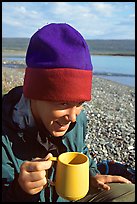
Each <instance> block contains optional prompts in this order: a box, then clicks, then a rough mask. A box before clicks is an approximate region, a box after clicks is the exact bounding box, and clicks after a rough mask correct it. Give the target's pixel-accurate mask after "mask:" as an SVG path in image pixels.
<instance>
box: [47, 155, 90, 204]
mask: <svg viewBox="0 0 137 204" xmlns="http://www.w3.org/2000/svg"><path fill="white" fill-rule="evenodd" d="M49 160H51V161H57V169H56V177H55V178H56V181H55V189H56V192H57V194H58V195H59V196H61V197H62V198H64V199H66V200H74V201H75V200H79V199H81V198H83V197H84V196H86V194H87V192H88V190H89V159H88V157H87V156H86V155H85V154H82V153H79V152H65V153H62V154H61V155H59V157H58V158H57V157H50V159H49Z"/></svg>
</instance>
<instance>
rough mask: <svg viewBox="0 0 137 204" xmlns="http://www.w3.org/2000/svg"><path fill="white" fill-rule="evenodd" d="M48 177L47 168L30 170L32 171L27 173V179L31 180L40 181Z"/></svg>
mask: <svg viewBox="0 0 137 204" xmlns="http://www.w3.org/2000/svg"><path fill="white" fill-rule="evenodd" d="M45 177H46V171H45V170H42V171H34V172H32V171H30V172H27V174H26V178H25V179H26V180H29V181H38V180H41V179H43V178H45Z"/></svg>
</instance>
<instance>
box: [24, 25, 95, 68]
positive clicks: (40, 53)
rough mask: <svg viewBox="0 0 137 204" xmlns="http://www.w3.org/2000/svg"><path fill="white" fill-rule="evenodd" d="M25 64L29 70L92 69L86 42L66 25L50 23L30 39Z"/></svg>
mask: <svg viewBox="0 0 137 204" xmlns="http://www.w3.org/2000/svg"><path fill="white" fill-rule="evenodd" d="M26 64H27V66H28V67H30V68H43V69H44V68H57V67H59V68H72V69H81V70H92V69H93V67H92V63H91V57H90V52H89V49H88V46H87V43H86V41H85V40H84V38H83V37H82V35H81V34H80V33H79V32H78V31H77V30H75V29H74V28H73V27H71V26H70V25H68V24H66V23H57V24H56V23H51V24H49V25H46V26H44V27H42V28H41V29H39V30H38V31H37V32H36V33H35V34H34V35H33V36H32V37H31V39H30V43H29V46H28V50H27V55H26Z"/></svg>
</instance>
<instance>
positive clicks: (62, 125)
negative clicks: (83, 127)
mask: <svg viewBox="0 0 137 204" xmlns="http://www.w3.org/2000/svg"><path fill="white" fill-rule="evenodd" d="M56 123H57V124H58V125H59V126H60V127H67V126H68V125H70V122H69V123H67V124H60V123H59V122H57V121H56Z"/></svg>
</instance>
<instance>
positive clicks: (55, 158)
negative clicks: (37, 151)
mask: <svg viewBox="0 0 137 204" xmlns="http://www.w3.org/2000/svg"><path fill="white" fill-rule="evenodd" d="M48 160H50V161H57V160H58V158H57V157H50V158H49V159H48Z"/></svg>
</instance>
